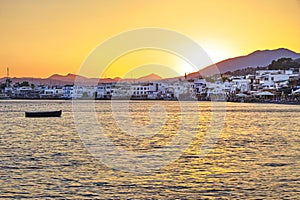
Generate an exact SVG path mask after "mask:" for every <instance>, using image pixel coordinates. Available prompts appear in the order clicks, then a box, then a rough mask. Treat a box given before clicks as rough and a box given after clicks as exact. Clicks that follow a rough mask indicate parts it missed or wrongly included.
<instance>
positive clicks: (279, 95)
mask: <svg viewBox="0 0 300 200" xmlns="http://www.w3.org/2000/svg"><path fill="white" fill-rule="evenodd" d="M0 99H96V100H110V99H131V100H183V101H184V100H198V101H205V100H215V101H233V102H278V103H281V102H290V103H299V102H300V69H299V68H291V67H289V68H288V69H259V70H256V71H254V73H252V74H245V75H239V76H234V75H232V74H231V75H229V74H226V73H225V74H222V75H219V76H216V75H215V76H209V77H202V76H201V74H200V73H199V74H198V75H197V76H194V77H190V76H189V75H185V76H181V77H178V78H170V79H161V80H148V81H137V80H131V81H115V82H113V81H112V82H108V83H101V82H98V83H97V84H93V85H87V84H80V83H76V82H75V83H74V84H66V85H46V84H43V85H35V84H32V83H30V82H22V83H14V84H12V82H11V81H10V79H9V77H7V78H6V79H5V82H3V83H1V90H0Z"/></svg>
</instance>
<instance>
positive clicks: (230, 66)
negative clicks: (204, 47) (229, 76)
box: [199, 48, 300, 75]
mask: <svg viewBox="0 0 300 200" xmlns="http://www.w3.org/2000/svg"><path fill="white" fill-rule="evenodd" d="M283 57H285V58H292V59H293V60H294V59H297V58H300V53H296V52H294V51H291V50H289V49H285V48H279V49H275V50H258V51H254V52H253V53H250V54H248V55H245V56H239V57H235V58H229V59H226V60H223V61H221V62H218V63H216V64H215V65H211V66H208V67H205V68H204V69H201V70H200V71H199V72H200V73H201V74H204V75H209V74H210V75H212V74H215V72H216V70H215V67H216V66H217V68H218V69H219V71H220V73H225V72H228V71H235V70H238V69H243V68H247V67H258V66H259V67H264V66H267V65H269V64H270V63H271V62H272V61H273V60H277V59H279V58H283Z"/></svg>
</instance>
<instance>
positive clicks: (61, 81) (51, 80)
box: [0, 74, 162, 85]
mask: <svg viewBox="0 0 300 200" xmlns="http://www.w3.org/2000/svg"><path fill="white" fill-rule="evenodd" d="M5 79H6V78H1V79H0V82H2V83H3V82H5ZM75 79H76V80H77V81H79V82H83V83H85V84H87V85H89V84H94V83H98V82H99V83H112V82H147V81H157V80H161V79H162V77H160V76H158V75H156V74H149V75H147V76H143V77H140V78H137V79H121V78H119V77H116V78H113V79H112V78H101V79H98V78H86V77H84V76H80V75H75V74H67V75H65V76H64V75H59V74H54V75H52V76H50V77H48V78H30V77H24V78H10V80H11V81H12V82H13V83H17V82H19V83H21V82H24V81H28V82H29V83H33V84H35V85H45V84H47V85H66V84H74V82H75Z"/></svg>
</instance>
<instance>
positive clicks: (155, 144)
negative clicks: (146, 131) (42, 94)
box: [0, 101, 300, 199]
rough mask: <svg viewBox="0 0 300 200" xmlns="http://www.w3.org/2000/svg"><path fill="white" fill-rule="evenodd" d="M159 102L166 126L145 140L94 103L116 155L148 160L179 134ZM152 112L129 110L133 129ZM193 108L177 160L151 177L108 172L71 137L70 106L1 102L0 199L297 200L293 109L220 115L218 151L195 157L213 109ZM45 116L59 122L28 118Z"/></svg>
mask: <svg viewBox="0 0 300 200" xmlns="http://www.w3.org/2000/svg"><path fill="white" fill-rule="evenodd" d="M161 103H162V104H163V105H164V107H165V109H166V110H167V112H166V113H167V117H166V119H165V121H164V123H165V126H163V127H162V128H161V129H159V131H158V133H157V134H155V135H151V136H149V137H148V138H147V137H146V138H147V139H145V138H143V137H141V138H136V137H134V136H133V135H130V134H128V133H126V132H125V131H123V130H121V129H120V127H118V126H117V123H116V121H115V119H114V116H113V115H112V114H111V112H110V105H111V104H110V103H109V102H108V101H106V102H101V101H99V102H97V103H96V110H97V113H98V119H99V121H100V125H99V128H100V127H104V128H105V130H106V134H107V135H108V136H109V137H110V139H111V140H112V141H114V143H115V144H116V145H119V147H120V148H124V149H127V150H131V151H138V152H145V151H151V149H153V148H160V147H163V146H164V145H166V144H167V143H169V142H170V140H171V139H172V137H173V136H174V135H175V134H176V130H177V129H178V127H179V125H180V119H181V116H180V114H178V112H179V105H178V104H177V103H176V102H161ZM186 103H187V104H188V102H186ZM153 105H155V102H152V101H149V102H138V101H136V102H131V104H130V117H131V120H132V121H134V123H136V124H137V125H140V126H147V125H149V124H151V115H150V114H151V113H149V110H151V108H152V106H153ZM198 105H199V106H198V109H199V127H198V131H197V133H196V134H195V137H194V138H193V140H192V142H191V144H190V146H189V148H188V149H185V150H184V152H183V154H182V156H181V157H180V158H179V159H177V160H176V161H175V162H171V163H169V164H168V165H166V166H164V167H163V168H162V169H160V170H156V171H155V172H154V173H153V172H144V173H138V174H134V173H129V172H123V171H118V170H114V169H110V168H108V167H107V166H106V165H105V164H103V163H100V162H99V161H98V160H97V159H95V158H94V157H93V156H92V155H91V154H89V153H88V151H87V149H86V148H85V145H84V144H83V143H82V142H81V140H80V137H79V135H78V133H77V131H76V129H75V124H74V119H73V113H72V106H71V102H70V101H2V102H1V104H0V112H1V116H2V118H1V123H0V130H1V138H0V139H1V140H0V141H1V144H0V153H1V154H0V156H1V163H0V198H26V197H30V198H72V199H82V198H87V199H91V198H96V199H99V198H101V199H107V198H115V199H120V198H122V199H124V198H134V199H141V198H167V199H174V198H184V199H186V198H187V199H205V198H209V199H220V198H224V199H232V198H233V199H266V198H268V199H297V198H298V197H299V195H300V193H299V186H300V171H299V169H300V154H299V152H300V148H299V144H300V132H299V130H300V129H299V126H300V112H299V111H300V107H299V106H297V105H276V104H246V103H245V104H239V103H227V104H226V108H225V110H226V112H225V110H224V108H223V107H221V106H220V107H218V106H217V107H216V109H217V110H218V111H219V112H223V113H225V114H226V119H225V121H224V125H223V129H222V132H221V134H220V135H219V139H218V141H217V142H216V144H215V146H214V148H213V149H212V150H211V151H210V152H209V153H208V154H207V155H205V156H199V152H200V148H201V145H202V144H203V142H204V141H203V138H204V136H205V134H206V132H207V130H208V127H209V124H210V122H211V121H212V113H211V110H212V109H213V108H212V106H213V105H212V104H211V103H209V102H199V104H198ZM49 109H53V110H56V109H62V110H63V115H62V117H61V118H51V119H49V118H41V119H30V118H25V117H24V111H26V110H49ZM158 117H163V116H158ZM158 123H159V122H158Z"/></svg>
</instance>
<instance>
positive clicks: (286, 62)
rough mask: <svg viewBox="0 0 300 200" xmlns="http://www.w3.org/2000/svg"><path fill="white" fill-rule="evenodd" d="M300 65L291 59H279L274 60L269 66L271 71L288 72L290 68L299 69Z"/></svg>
mask: <svg viewBox="0 0 300 200" xmlns="http://www.w3.org/2000/svg"><path fill="white" fill-rule="evenodd" d="M299 67H300V64H299V63H297V62H295V61H293V60H292V59H291V58H279V59H278V60H277V61H275V60H273V61H272V63H271V64H270V65H268V69H269V70H287V69H290V68H299Z"/></svg>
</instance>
